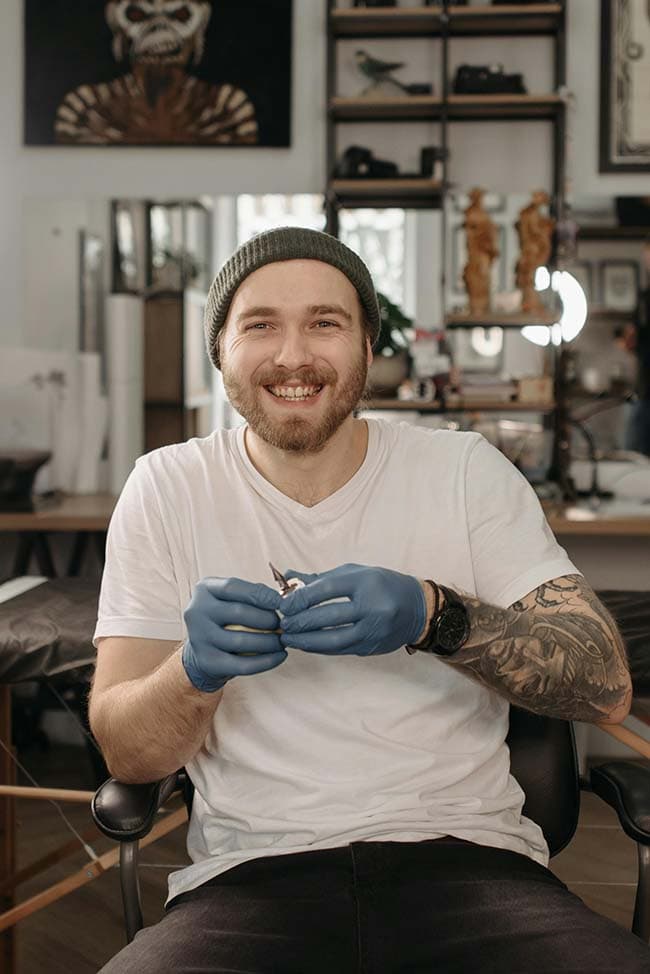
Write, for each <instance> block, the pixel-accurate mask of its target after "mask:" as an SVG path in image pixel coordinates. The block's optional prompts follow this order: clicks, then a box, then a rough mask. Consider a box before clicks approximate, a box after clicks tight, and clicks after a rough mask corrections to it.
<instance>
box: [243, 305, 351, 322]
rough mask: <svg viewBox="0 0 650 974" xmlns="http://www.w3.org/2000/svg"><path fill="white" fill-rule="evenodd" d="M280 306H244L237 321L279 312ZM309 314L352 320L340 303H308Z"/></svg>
mask: <svg viewBox="0 0 650 974" xmlns="http://www.w3.org/2000/svg"><path fill="white" fill-rule="evenodd" d="M280 312H281V309H280V308H273V307H270V306H269V305H257V306H256V307H254V308H245V309H244V311H242V312H241V313H240V314H238V315H237V322H240V321H244V320H245V319H246V318H263V317H265V316H267V315H268V316H271V315H277V314H280ZM307 314H310V315H341V317H342V318H345V319H346V320H347V321H352V315H351V314H350V312H349V311H348V310H347V309H346V308H344V307H343V306H342V305H340V304H310V305H309V307H308V308H307Z"/></svg>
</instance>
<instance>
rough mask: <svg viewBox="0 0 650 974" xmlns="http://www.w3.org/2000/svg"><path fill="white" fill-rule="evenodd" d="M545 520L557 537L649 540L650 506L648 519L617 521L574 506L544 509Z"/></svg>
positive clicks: (602, 514)
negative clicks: (580, 536)
mask: <svg viewBox="0 0 650 974" xmlns="http://www.w3.org/2000/svg"><path fill="white" fill-rule="evenodd" d="M544 510H545V513H546V518H547V520H548V523H549V525H550V527H551V530H552V531H553V533H554V534H557V535H583V536H584V535H590V536H591V537H608V536H609V537H627V538H642V537H647V538H650V506H648V516H647V517H643V516H639V515H634V516H621V517H614V516H612V515H611V514H609V513H607V511H606V510H605V511H604V512H600V511H590V510H587V509H586V508H582V507H575V506H571V505H562V506H558V505H549V506H547V505H546V504H545V505H544Z"/></svg>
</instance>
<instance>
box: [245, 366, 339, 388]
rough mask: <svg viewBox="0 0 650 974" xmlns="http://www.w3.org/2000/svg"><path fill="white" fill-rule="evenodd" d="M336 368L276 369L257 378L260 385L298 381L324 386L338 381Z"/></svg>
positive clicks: (275, 384)
mask: <svg viewBox="0 0 650 974" xmlns="http://www.w3.org/2000/svg"><path fill="white" fill-rule="evenodd" d="M336 378H337V376H336V372H335V371H334V369H319V370H318V371H316V370H315V369H299V370H298V371H297V372H288V371H287V370H286V369H283V370H279V369H276V370H275V371H273V372H266V373H264V374H261V375H259V376H258V377H257V379H256V380H255V385H258V386H281V385H283V384H284V383H286V382H297V383H299V384H300V385H303V386H324V385H327V384H328V383H332V382H335V381H336Z"/></svg>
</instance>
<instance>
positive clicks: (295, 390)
mask: <svg viewBox="0 0 650 974" xmlns="http://www.w3.org/2000/svg"><path fill="white" fill-rule="evenodd" d="M264 388H265V389H266V391H267V392H269V393H270V394H271V395H272V396H273V397H274V398H275V399H281V400H283V401H284V402H307V401H308V400H310V399H315V398H316V397H317V396H318V394H319V393H320V392H321V390H322V388H323V386H322V385H319V386H264Z"/></svg>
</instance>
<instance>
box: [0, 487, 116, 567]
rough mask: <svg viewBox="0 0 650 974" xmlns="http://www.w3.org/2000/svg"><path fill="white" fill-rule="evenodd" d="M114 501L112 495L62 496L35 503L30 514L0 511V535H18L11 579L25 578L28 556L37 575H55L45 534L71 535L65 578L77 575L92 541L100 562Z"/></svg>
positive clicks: (102, 558)
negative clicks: (36, 567)
mask: <svg viewBox="0 0 650 974" xmlns="http://www.w3.org/2000/svg"><path fill="white" fill-rule="evenodd" d="M116 500H117V498H116V497H114V496H113V495H112V494H76V495H75V494H63V495H61V496H60V497H56V498H53V499H52V500H47V501H38V502H37V507H36V510H34V511H15V512H12V511H4V512H3V511H0V532H1V531H16V532H18V536H19V537H18V545H17V547H16V551H15V554H14V561H13V567H12V572H11V573H12V577H17V576H19V575H27V574H28V571H29V562H30V559H31V557H32V554H33V555H34V556H35V557H36V560H37V562H38V567H39V571H40V572H41V574H43V575H46V576H47V577H48V578H52V577H54V576H55V575H56V571H55V568H54V561H53V559H52V553H51V551H50V546H49V541H48V537H47V535H48V533H49V532H69V533H73V534H74V535H75V540H74V545H73V548H72V552H71V554H70V558H69V561H68V566H67V571H66V574H67V575H78V574H79V570H80V567H81V561H82V558H83V555H84V552H85V551H86V548H87V546H88V541H89V540H90V539H92V540H93V541H94V543H95V546H96V549H97V553H98V555H99V557H100V560H101V561H102V562H103V560H104V544H105V541H106V531H107V529H108V522H109V521H110V519H111V514H112V513H113V508H114V507H115V502H116Z"/></svg>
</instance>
